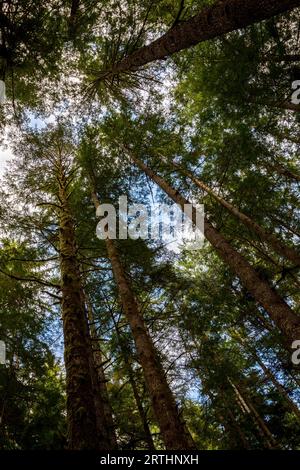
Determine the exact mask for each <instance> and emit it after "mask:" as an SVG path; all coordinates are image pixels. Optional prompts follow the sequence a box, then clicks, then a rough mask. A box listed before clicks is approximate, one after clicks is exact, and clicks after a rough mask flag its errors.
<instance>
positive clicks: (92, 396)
mask: <svg viewBox="0 0 300 470" xmlns="http://www.w3.org/2000/svg"><path fill="white" fill-rule="evenodd" d="M58 179H59V184H60V189H59V197H60V201H61V210H60V217H59V229H60V230H59V246H60V270H61V289H62V319H63V331H64V344H65V353H64V355H65V367H66V384H67V419H68V445H69V448H70V449H72V450H83V449H98V450H108V449H109V445H108V441H107V436H106V429H105V427H104V418H103V410H102V409H101V401H100V397H99V399H98V397H97V396H96V382H95V380H96V378H95V376H96V369H95V367H94V362H93V353H92V347H91V341H90V338H89V335H88V325H87V317H86V310H85V303H84V294H83V289H82V283H81V278H80V271H79V264H78V260H77V247H76V241H75V230H74V222H73V219H72V215H71V212H70V209H69V204H68V198H67V194H66V186H67V182H66V179H65V177H64V173H63V171H61V172H60V174H58Z"/></svg>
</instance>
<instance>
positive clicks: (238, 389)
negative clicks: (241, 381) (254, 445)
mask: <svg viewBox="0 0 300 470" xmlns="http://www.w3.org/2000/svg"><path fill="white" fill-rule="evenodd" d="M228 382H229V383H230V385H231V386H232V388H233V390H234V392H235V394H236V396H237V399H238V401H239V402H240V404H241V406H242V407H243V408H244V410H245V412H246V413H248V414H249V415H250V416H251V418H252V420H253V422H254V424H255V425H256V427H257V430H258V432H259V434H260V436H261V438H262V440H263V442H264V444H265V446H266V447H267V449H276V448H278V444H277V442H276V440H275V438H274V436H273V434H272V433H271V431H270V430H269V428H268V426H267V425H266V423H265V422H264V420H263V419H262V418H261V416H260V415H259V413H258V412H257V410H256V408H255V406H254V405H253V403H252V401H251V400H250V398H249V397H248V396H247V394H246V392H245V390H244V389H243V388H242V386H241V385H237V384H236V383H233V382H232V380H231V379H228Z"/></svg>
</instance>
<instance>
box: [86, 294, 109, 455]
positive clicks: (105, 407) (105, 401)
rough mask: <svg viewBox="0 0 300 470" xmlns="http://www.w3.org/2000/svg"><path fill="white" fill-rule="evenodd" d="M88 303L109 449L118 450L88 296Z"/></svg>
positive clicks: (98, 342) (98, 343)
mask: <svg viewBox="0 0 300 470" xmlns="http://www.w3.org/2000/svg"><path fill="white" fill-rule="evenodd" d="M86 303H87V309H88V319H89V324H90V332H91V339H92V341H93V353H94V360H95V366H96V369H97V373H98V383H99V395H100V396H101V397H102V403H103V410H104V417H105V422H106V427H107V435H108V439H109V447H110V449H116V448H117V438H116V433H115V425H114V420H113V411H112V408H111V406H110V400H109V395H108V391H107V386H106V383H107V380H106V377H105V372H104V368H103V358H102V354H101V350H100V341H99V340H98V335H97V331H96V328H95V323H94V313H93V307H92V305H91V303H90V301H89V299H88V298H87V296H86ZM97 340H98V341H97Z"/></svg>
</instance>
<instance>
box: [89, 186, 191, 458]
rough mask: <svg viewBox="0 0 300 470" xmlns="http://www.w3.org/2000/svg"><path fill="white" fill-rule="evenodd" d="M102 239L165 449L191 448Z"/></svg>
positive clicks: (110, 246)
mask: <svg viewBox="0 0 300 470" xmlns="http://www.w3.org/2000/svg"><path fill="white" fill-rule="evenodd" d="M92 199H93V202H94V205H95V208H96V209H97V207H98V206H99V204H100V203H99V200H98V197H97V195H96V193H95V191H93V192H92ZM105 241H106V249H107V253H108V257H109V259H110V262H111V265H112V270H113V274H114V278H115V282H116V285H117V288H118V292H119V297H120V301H121V304H122V306H123V309H124V312H125V315H126V318H127V321H128V323H129V325H130V329H131V331H132V335H133V339H134V342H135V346H136V350H137V353H138V357H139V361H140V364H141V366H142V369H143V372H144V377H145V382H146V385H147V389H148V391H149V396H150V398H151V402H152V407H153V411H154V414H155V417H156V419H157V422H158V424H159V427H160V431H161V435H162V438H163V441H164V443H165V446H166V449H168V450H182V449H194V448H195V445H194V443H193V442H192V438H191V437H190V436H189V435H188V434H187V432H186V431H185V426H184V423H183V422H182V421H181V419H180V417H179V413H178V410H177V405H176V402H175V399H174V396H173V394H172V392H171V389H170V387H169V384H168V382H167V380H166V377H165V373H164V371H163V369H162V366H161V363H160V360H159V357H158V354H157V351H156V349H155V347H154V345H153V342H152V339H151V337H150V335H149V333H148V330H147V327H146V325H145V322H144V320H143V318H142V315H141V313H140V309H139V306H138V303H137V300H136V298H135V296H134V294H133V291H132V288H131V285H130V282H129V281H128V279H127V277H126V275H125V272H124V268H123V265H122V263H121V261H120V257H119V254H118V251H117V248H116V246H115V242H114V240H111V239H109V238H106V240H105Z"/></svg>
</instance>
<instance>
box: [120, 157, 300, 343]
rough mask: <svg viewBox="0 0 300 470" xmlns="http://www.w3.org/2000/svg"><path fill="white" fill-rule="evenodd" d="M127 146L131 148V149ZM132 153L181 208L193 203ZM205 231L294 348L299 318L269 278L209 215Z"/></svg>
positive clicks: (144, 169)
mask: <svg viewBox="0 0 300 470" xmlns="http://www.w3.org/2000/svg"><path fill="white" fill-rule="evenodd" d="M126 150H127V151H128V149H126ZM129 155H130V158H131V159H132V160H133V162H135V163H136V165H137V166H138V167H139V168H140V169H141V170H142V171H144V172H145V173H146V174H147V175H148V176H149V177H150V178H151V179H152V180H153V181H154V182H156V183H157V184H158V186H159V187H160V188H161V189H162V190H163V191H164V192H165V193H166V194H167V195H168V196H169V197H170V198H171V199H172V200H173V201H174V202H175V203H177V204H178V205H179V206H180V207H181V208H182V210H183V209H184V206H185V205H186V204H190V203H189V201H188V200H187V199H185V197H183V196H182V195H181V194H180V193H179V191H177V190H176V189H174V188H172V187H171V186H170V185H169V184H168V183H167V182H166V181H165V180H164V179H163V178H161V177H160V176H158V175H157V174H155V173H154V172H153V171H152V170H151V169H150V168H149V167H148V166H147V165H145V164H144V163H143V162H142V161H141V160H139V159H137V158H136V157H135V156H134V155H133V154H132V152H130V151H129ZM191 220H192V222H193V223H194V224H195V225H196V220H197V210H196V209H195V208H194V207H193V209H192V216H191ZM204 235H205V237H206V238H207V240H208V241H209V242H210V243H211V244H212V246H213V247H214V249H215V250H216V252H217V253H218V254H219V256H220V257H221V258H222V259H223V261H224V262H225V263H226V264H228V266H229V267H230V268H231V269H232V271H233V272H234V273H235V274H236V275H237V276H238V277H239V278H240V280H241V282H242V284H243V285H244V286H245V287H246V289H247V290H248V291H249V292H250V293H251V294H252V295H253V297H254V299H255V300H256V301H257V302H258V303H259V304H260V305H262V307H264V309H265V310H266V311H267V312H268V313H269V315H270V317H271V318H272V320H273V321H274V323H275V324H276V325H277V327H278V328H279V329H280V330H281V332H282V333H283V335H284V337H285V340H286V342H287V347H288V348H291V345H292V342H293V341H294V340H296V339H299V338H300V318H299V317H298V316H297V315H296V314H295V313H294V312H293V310H292V309H291V308H290V307H289V306H288V304H287V303H286V302H285V301H284V300H283V299H282V298H281V297H280V296H279V295H278V294H277V292H276V291H275V290H274V289H273V288H272V287H271V286H270V285H269V284H268V282H267V281H266V280H264V279H262V278H261V277H260V276H259V274H258V273H257V272H256V271H255V269H254V268H253V267H252V266H251V265H250V263H249V262H248V261H247V260H246V259H245V258H244V257H243V256H242V255H241V254H240V253H239V252H238V251H236V250H235V249H234V248H233V247H232V246H231V245H230V243H229V242H228V241H227V240H226V238H224V236H223V235H222V234H221V233H220V232H219V231H218V230H216V229H215V228H214V226H213V225H212V224H211V223H210V222H209V220H208V219H207V217H205V221H204Z"/></svg>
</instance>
